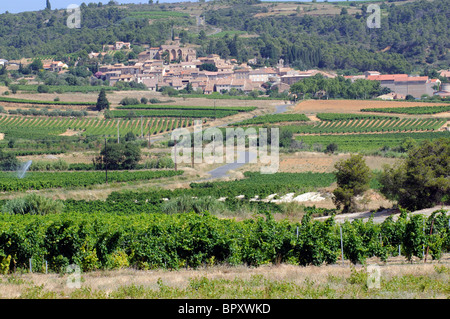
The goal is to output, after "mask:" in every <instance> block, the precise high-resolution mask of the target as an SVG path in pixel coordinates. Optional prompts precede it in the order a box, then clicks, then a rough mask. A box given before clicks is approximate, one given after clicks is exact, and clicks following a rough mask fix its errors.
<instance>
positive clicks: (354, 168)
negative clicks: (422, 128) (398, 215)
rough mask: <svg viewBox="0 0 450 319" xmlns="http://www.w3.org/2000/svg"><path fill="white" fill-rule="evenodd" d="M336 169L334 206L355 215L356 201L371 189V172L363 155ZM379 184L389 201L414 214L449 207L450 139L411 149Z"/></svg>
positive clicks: (389, 169) (382, 175) (385, 173)
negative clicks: (435, 207)
mask: <svg viewBox="0 0 450 319" xmlns="http://www.w3.org/2000/svg"><path fill="white" fill-rule="evenodd" d="M335 169H336V179H337V185H338V187H337V188H336V189H335V190H334V192H333V194H334V202H335V204H336V206H337V208H338V209H340V208H341V207H343V212H349V211H353V210H354V209H355V208H356V201H355V198H356V197H357V196H359V195H362V194H363V193H364V192H365V191H366V190H367V189H368V188H369V183H370V180H371V178H372V177H373V176H372V173H371V170H370V169H369V167H368V166H367V165H366V163H365V161H364V159H363V157H362V155H352V156H351V157H350V159H348V160H341V161H339V162H338V163H336V165H335ZM379 182H380V183H381V189H380V191H381V193H382V194H383V195H384V196H385V197H386V198H388V199H390V200H393V201H397V203H398V205H399V206H401V207H403V208H407V209H409V210H411V211H412V210H420V209H424V208H428V207H432V206H434V205H439V204H444V203H447V204H448V203H450V139H449V138H441V139H438V140H435V141H425V142H423V143H422V144H420V145H414V146H412V147H411V149H410V150H409V152H408V157H407V158H406V159H405V160H404V161H402V162H399V163H398V164H397V165H394V166H389V165H385V166H384V168H383V171H382V173H381V175H380V180H379Z"/></svg>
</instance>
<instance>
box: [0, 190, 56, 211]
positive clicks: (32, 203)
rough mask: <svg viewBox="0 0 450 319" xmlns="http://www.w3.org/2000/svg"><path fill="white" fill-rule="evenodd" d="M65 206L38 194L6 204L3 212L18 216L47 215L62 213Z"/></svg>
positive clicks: (15, 199) (12, 200)
mask: <svg viewBox="0 0 450 319" xmlns="http://www.w3.org/2000/svg"><path fill="white" fill-rule="evenodd" d="M63 208H64V204H63V203H62V202H60V201H55V200H53V199H50V198H48V197H44V196H41V195H37V194H30V195H26V196H25V197H21V198H14V199H11V200H9V201H7V202H6V203H5V205H3V207H2V212H4V213H8V214H12V215H16V214H20V215H25V214H30V215H47V214H56V213H60V212H62V210H63Z"/></svg>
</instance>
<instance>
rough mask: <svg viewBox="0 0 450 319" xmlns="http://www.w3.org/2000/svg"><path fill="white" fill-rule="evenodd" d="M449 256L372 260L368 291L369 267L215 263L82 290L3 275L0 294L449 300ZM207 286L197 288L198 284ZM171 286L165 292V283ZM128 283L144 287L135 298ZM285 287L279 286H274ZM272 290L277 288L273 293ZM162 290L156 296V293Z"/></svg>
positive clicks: (98, 278) (52, 280) (49, 279)
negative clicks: (375, 285)
mask: <svg viewBox="0 0 450 319" xmlns="http://www.w3.org/2000/svg"><path fill="white" fill-rule="evenodd" d="M449 262H450V260H449V256H448V255H446V256H444V258H443V259H442V260H441V261H440V262H437V261H433V262H430V261H428V262H427V264H424V263H423V261H422V262H419V261H416V262H414V263H407V262H406V261H405V259H404V258H402V257H400V258H399V257H396V258H392V260H391V261H388V262H387V263H386V264H384V263H381V262H379V261H378V260H376V259H373V260H370V261H368V263H367V264H368V265H369V264H376V265H378V266H380V274H381V288H380V289H367V271H366V270H367V269H366V268H365V267H363V266H362V265H356V266H351V265H349V264H348V263H344V264H341V263H340V262H339V263H338V264H335V265H328V266H325V265H324V266H320V267H319V266H307V267H302V266H295V265H289V264H280V265H264V266H261V267H257V268H250V267H246V266H236V267H231V266H223V265H222V266H212V267H204V268H200V269H196V270H192V269H180V270H177V271H169V270H151V271H144V270H134V269H121V270H113V271H93V272H88V273H83V274H82V276H81V288H79V289H75V288H70V287H68V286H67V280H68V275H67V274H36V273H33V274H30V273H26V274H16V275H7V276H0V298H6V299H11V298H70V297H77V298H78V297H80V296H82V297H83V298H108V297H111V296H115V297H119V298H130V297H131V298H143V297H144V298H146V297H150V298H152V297H155V296H160V297H163V298H180V297H181V298H213V299H220V298H242V297H244V298H246V297H250V298H251V297H263V298H283V296H285V297H295V296H298V297H300V296H303V297H306V298H341V297H344V298H346V297H353V298H372V297H375V298H379V297H383V298H447V297H449V294H450V286H449V271H450V268H448V266H449ZM199 280H201V282H202V285H201V286H196V289H195V290H194V289H192V286H193V282H194V283H195V281H197V282H198V281H199ZM162 285H163V286H164V287H166V288H167V289H165V291H162V288H161V286H162ZM127 287H128V289H129V288H130V287H139V289H138V291H139V294H137V295H136V291H135V292H134V293H135V295H134V296H130V295H129V293H130V292H128V294H127V292H126V291H127ZM277 287H278V288H279V287H281V288H283V289H274V288H277ZM268 289H272V290H273V291H271V292H269V293H268V291H267V290H268ZM155 294H156V295H155Z"/></svg>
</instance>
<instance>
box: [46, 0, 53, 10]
mask: <svg viewBox="0 0 450 319" xmlns="http://www.w3.org/2000/svg"><path fill="white" fill-rule="evenodd" d="M46 8H47V9H48V10H51V9H52V5H51V4H50V0H47V5H46Z"/></svg>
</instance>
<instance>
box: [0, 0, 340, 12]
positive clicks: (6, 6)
mask: <svg viewBox="0 0 450 319" xmlns="http://www.w3.org/2000/svg"><path fill="white" fill-rule="evenodd" d="M181 1H182V0H181ZM181 1H180V0H159V3H169V2H181ZM263 1H264V0H263ZM272 1H277V0H272ZM303 1H305V0H303ZM306 1H310V0H306ZM321 1H323V0H318V2H321ZM329 1H333V0H329ZM1 2H2V3H1V4H0V13H4V12H5V11H9V12H11V13H16V12H22V11H36V10H41V9H44V8H45V4H46V0H13V1H8V0H1ZM83 2H84V3H86V4H88V3H89V2H94V3H98V2H102V3H103V4H106V3H108V2H109V0H103V1H99V0H84V1H83V0H50V4H51V5H52V9H63V8H67V6H68V5H69V4H78V5H80V4H82V3H83ZM117 2H119V3H148V1H145V0H118V1H117ZM155 2H156V0H155ZM191 2H197V0H192V1H191Z"/></svg>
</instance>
